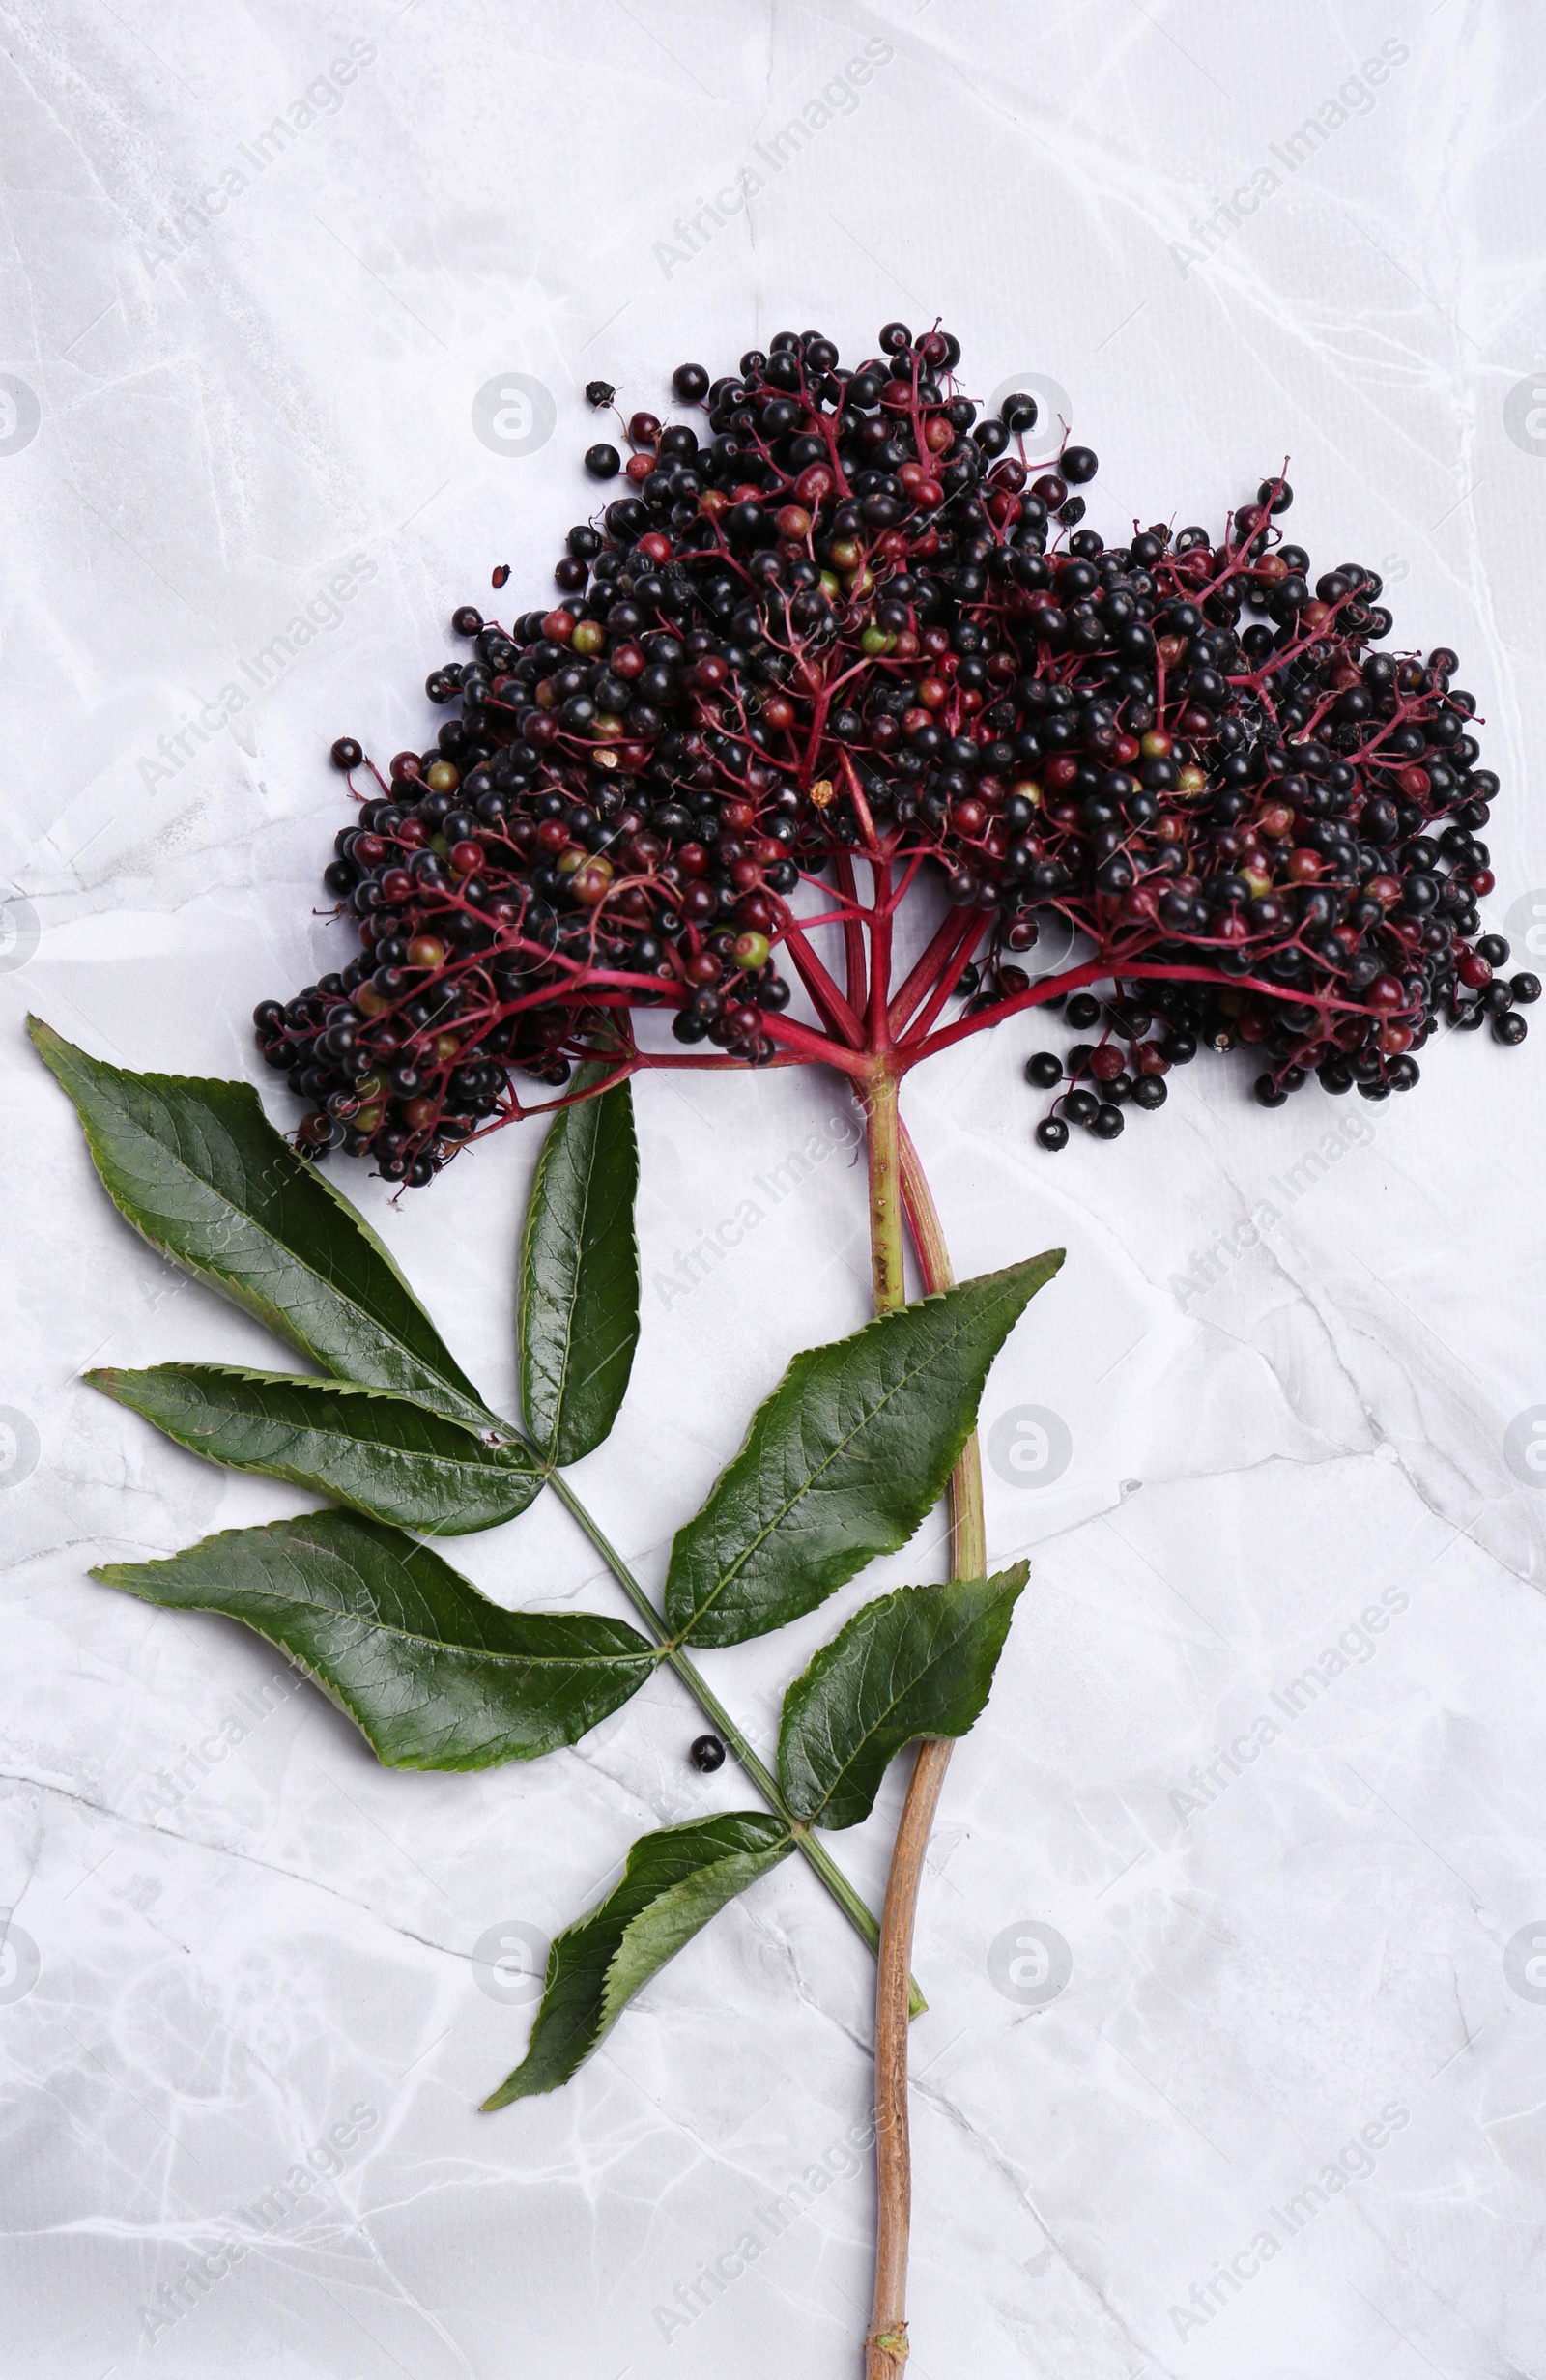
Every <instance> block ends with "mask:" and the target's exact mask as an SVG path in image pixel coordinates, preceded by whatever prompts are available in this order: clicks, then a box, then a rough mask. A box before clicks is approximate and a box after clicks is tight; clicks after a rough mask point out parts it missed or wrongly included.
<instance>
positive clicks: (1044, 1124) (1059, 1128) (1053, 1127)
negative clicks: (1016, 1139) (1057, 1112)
mask: <svg viewBox="0 0 1546 2380" xmlns="http://www.w3.org/2000/svg"><path fill="white" fill-rule="evenodd" d="M1076 1096H1077V1094H1075V1097H1076ZM1036 1137H1037V1139H1038V1141H1039V1142H1040V1144H1041V1146H1042V1147H1043V1148H1044V1149H1066V1148H1067V1147H1068V1145H1069V1128H1068V1126H1067V1125H1066V1124H1065V1123H1064V1121H1063V1119H1062V1117H1061V1116H1044V1117H1043V1118H1042V1121H1041V1123H1040V1124H1039V1125H1038V1126H1037V1128H1036Z"/></svg>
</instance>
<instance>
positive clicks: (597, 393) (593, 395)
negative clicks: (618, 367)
mask: <svg viewBox="0 0 1546 2380" xmlns="http://www.w3.org/2000/svg"><path fill="white" fill-rule="evenodd" d="M616 393H617V391H616V388H615V387H613V385H612V383H611V381H610V380H587V383H586V403H587V405H588V406H589V408H590V410H591V412H592V413H594V414H599V413H600V411H601V409H602V407H603V406H605V405H610V404H611V403H612V400H613V398H614V397H615V396H616Z"/></svg>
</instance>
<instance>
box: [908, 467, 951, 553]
mask: <svg viewBox="0 0 1546 2380" xmlns="http://www.w3.org/2000/svg"><path fill="white" fill-rule="evenodd" d="M944 501H945V491H944V489H943V488H942V487H941V486H940V484H939V482H938V480H937V479H920V480H919V482H918V485H917V487H916V488H915V489H914V490H913V502H914V503H915V504H916V505H917V507H918V509H919V511H920V512H937V510H938V509H939V506H940V505H941V504H942V503H943V502H944ZM921 550H922V549H921V548H920V551H921Z"/></svg>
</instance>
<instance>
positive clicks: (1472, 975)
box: [1455, 950, 1492, 991]
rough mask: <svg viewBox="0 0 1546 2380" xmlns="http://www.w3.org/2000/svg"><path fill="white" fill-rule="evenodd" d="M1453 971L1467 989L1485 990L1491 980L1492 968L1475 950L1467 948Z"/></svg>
mask: <svg viewBox="0 0 1546 2380" xmlns="http://www.w3.org/2000/svg"><path fill="white" fill-rule="evenodd" d="M1455 973H1456V974H1457V975H1458V976H1459V978H1460V980H1461V982H1462V983H1463V984H1464V985H1465V987H1466V989H1467V990H1468V991H1485V989H1486V988H1487V986H1488V985H1489V984H1490V983H1491V982H1492V969H1491V967H1490V966H1489V965H1488V964H1487V961H1486V960H1485V959H1483V958H1481V957H1480V956H1479V955H1478V954H1477V953H1476V952H1475V951H1474V950H1468V951H1467V953H1466V955H1465V957H1464V958H1463V959H1462V960H1461V961H1460V964H1459V965H1458V966H1457V967H1456V969H1455Z"/></svg>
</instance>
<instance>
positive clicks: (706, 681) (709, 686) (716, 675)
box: [692, 653, 730, 694]
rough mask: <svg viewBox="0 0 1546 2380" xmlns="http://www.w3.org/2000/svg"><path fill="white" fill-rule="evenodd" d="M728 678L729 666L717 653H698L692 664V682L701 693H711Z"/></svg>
mask: <svg viewBox="0 0 1546 2380" xmlns="http://www.w3.org/2000/svg"><path fill="white" fill-rule="evenodd" d="M729 679H730V670H729V667H728V666H727V664H726V663H725V662H724V661H722V660H721V659H720V656H719V654H718V653H700V655H699V657H698V659H697V660H696V661H695V662H694V664H693V674H692V682H693V684H694V685H695V686H697V687H698V688H699V689H700V691H701V693H704V694H713V693H714V692H715V691H716V690H717V689H718V688H719V687H721V686H723V685H725V684H727V683H728V682H729Z"/></svg>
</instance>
